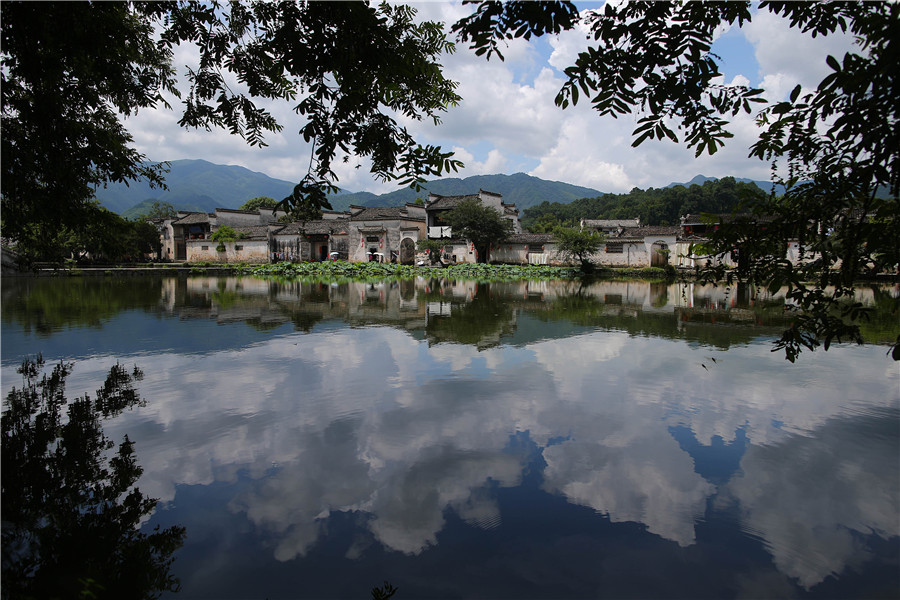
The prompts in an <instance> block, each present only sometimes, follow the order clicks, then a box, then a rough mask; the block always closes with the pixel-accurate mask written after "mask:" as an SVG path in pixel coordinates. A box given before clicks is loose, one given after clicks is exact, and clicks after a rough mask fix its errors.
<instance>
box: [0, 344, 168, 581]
mask: <svg viewBox="0 0 900 600" xmlns="http://www.w3.org/2000/svg"><path fill="white" fill-rule="evenodd" d="M72 367H73V365H72V364H71V363H62V362H61V363H59V364H57V365H56V366H55V367H54V368H53V370H52V374H51V375H49V376H48V375H46V374H42V371H43V368H44V361H43V359H42V358H41V357H40V356H39V357H38V358H37V359H35V360H31V359H28V360H25V361H24V362H23V364H22V366H21V368H20V369H18V372H19V373H21V374H22V376H23V385H22V387H21V388H13V389H12V390H11V391H10V392H9V394H8V395H7V397H6V403H5V407H4V409H5V410H4V412H3V417H2V419H0V421H2V453H0V458H2V464H3V469H2V482H3V485H2V487H3V595H4V597H10V598H79V597H84V598H87V597H90V598H157V597H159V595H160V593H161V592H164V591H169V592H175V591H177V590H178V589H179V587H180V584H179V582H178V580H177V579H176V578H175V577H174V576H173V575H172V574H171V573H170V567H171V564H172V561H173V558H172V554H173V552H174V551H175V550H177V549H178V548H179V547H180V546H181V545H182V543H183V540H184V535H185V530H184V528H183V527H179V526H173V527H169V528H168V529H165V530H160V529H159V528H158V527H157V528H156V529H155V530H154V531H153V532H152V533H143V532H141V531H140V530H139V526H140V524H141V521H142V520H143V519H144V518H146V517H147V516H148V515H149V514H150V513H151V512H152V511H153V509H154V508H155V507H156V500H155V499H153V498H148V497H146V496H145V495H144V494H142V493H141V491H140V490H139V489H138V488H137V486H136V483H137V481H138V479H139V478H140V476H141V473H142V469H141V467H140V465H139V464H138V463H137V458H136V456H135V451H134V442H132V441H130V440H129V439H128V436H125V438H124V439H123V440H122V441H121V442H120V443H119V444H115V443H114V442H113V441H112V440H110V439H109V437H108V436H107V435H106V434H105V433H104V431H103V422H104V421H105V420H106V419H109V418H112V417H115V416H117V415H119V414H121V413H122V412H124V411H126V410H130V409H131V408H133V407H134V406H142V405H144V400H143V399H142V398H141V397H140V395H139V394H138V392H137V391H136V390H135V389H134V385H135V382H136V381H138V380H140V379H141V378H142V377H143V373H142V372H141V371H140V370H139V369H138V368H137V367H136V366H135V368H134V369H133V370H132V371H131V372H129V371H128V370H127V369H125V368H124V367H123V366H121V365H119V364H116V365H115V366H113V367H112V369H110V372H109V375H108V376H107V378H106V381H105V383H104V384H103V387H102V388H101V389H99V390H97V394H96V396H95V397H94V398H93V399H92V398H90V397H89V396H88V395H84V396H81V397H78V398H75V399H73V400H72V401H71V402H70V401H69V400H68V399H67V398H66V394H65V384H66V378H67V377H68V376H69V374H70V373H71V372H72Z"/></svg>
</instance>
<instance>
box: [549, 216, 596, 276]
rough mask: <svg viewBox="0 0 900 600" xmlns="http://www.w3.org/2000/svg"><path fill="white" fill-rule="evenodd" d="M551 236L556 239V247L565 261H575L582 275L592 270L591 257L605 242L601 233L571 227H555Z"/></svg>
mask: <svg viewBox="0 0 900 600" xmlns="http://www.w3.org/2000/svg"><path fill="white" fill-rule="evenodd" d="M553 234H554V236H555V237H556V247H557V249H558V251H559V253H560V254H561V255H562V256H563V257H564V258H565V259H566V260H572V259H575V260H577V261H578V262H579V263H580V265H581V270H582V271H583V272H584V273H590V272H592V271H593V270H594V267H593V263H591V255H592V254H595V253H596V252H597V251H598V250H599V249H600V246H601V245H603V243H604V242H605V241H606V237H605V236H604V235H603V234H602V233H599V232H596V231H588V230H584V229H575V228H572V227H557V228H556V229H555V230H554V231H553Z"/></svg>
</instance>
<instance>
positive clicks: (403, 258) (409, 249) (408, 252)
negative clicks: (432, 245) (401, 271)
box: [400, 238, 416, 265]
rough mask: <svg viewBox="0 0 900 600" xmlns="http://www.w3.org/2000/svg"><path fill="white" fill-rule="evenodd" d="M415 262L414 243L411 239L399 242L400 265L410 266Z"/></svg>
mask: <svg viewBox="0 0 900 600" xmlns="http://www.w3.org/2000/svg"><path fill="white" fill-rule="evenodd" d="M415 261H416V243H415V242H414V241H413V240H412V239H411V238H403V240H401V241H400V264H401V265H411V264H413V263H414V262H415Z"/></svg>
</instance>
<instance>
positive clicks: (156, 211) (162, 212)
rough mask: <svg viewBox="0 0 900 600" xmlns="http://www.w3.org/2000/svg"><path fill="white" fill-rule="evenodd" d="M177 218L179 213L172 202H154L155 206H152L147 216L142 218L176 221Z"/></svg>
mask: <svg viewBox="0 0 900 600" xmlns="http://www.w3.org/2000/svg"><path fill="white" fill-rule="evenodd" d="M177 216H178V211H177V210H175V207H174V206H172V204H171V203H170V202H164V201H161V200H154V202H153V204H151V205H150V210H148V211H147V214H146V215H144V216H143V217H142V220H146V219H174V218H175V217H177Z"/></svg>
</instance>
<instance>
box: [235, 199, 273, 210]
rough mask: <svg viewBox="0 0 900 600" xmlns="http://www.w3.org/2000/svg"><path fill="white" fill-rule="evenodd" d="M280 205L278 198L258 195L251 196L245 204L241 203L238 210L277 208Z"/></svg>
mask: <svg viewBox="0 0 900 600" xmlns="http://www.w3.org/2000/svg"><path fill="white" fill-rule="evenodd" d="M276 206H278V200H276V199H275V198H269V197H268V196H257V197H256V198H250V199H249V200H247V201H246V202H244V203H243V204H241V206H240V208H239V209H238V210H249V211H254V210H259V209H260V208H271V209H273V210H274V209H275V207H276Z"/></svg>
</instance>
